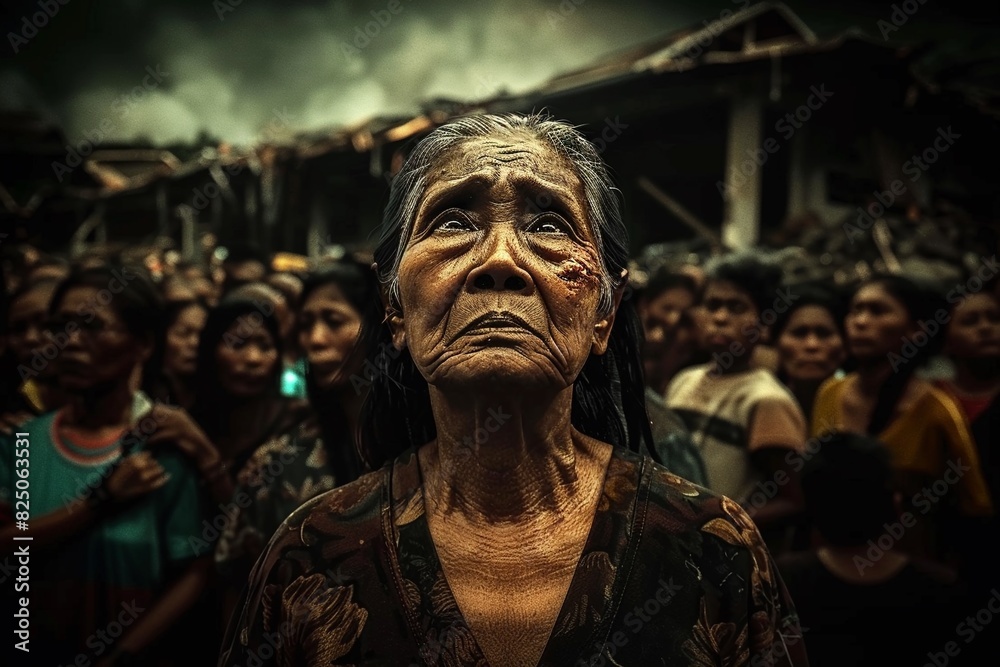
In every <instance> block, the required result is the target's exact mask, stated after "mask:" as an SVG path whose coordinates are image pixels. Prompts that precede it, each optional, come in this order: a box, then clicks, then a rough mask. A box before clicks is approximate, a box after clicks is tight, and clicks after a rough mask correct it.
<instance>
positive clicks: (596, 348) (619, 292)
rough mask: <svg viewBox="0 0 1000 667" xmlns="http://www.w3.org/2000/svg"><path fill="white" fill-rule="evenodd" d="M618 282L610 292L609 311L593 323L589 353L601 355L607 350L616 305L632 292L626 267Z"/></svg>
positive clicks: (616, 309) (616, 308)
mask: <svg viewBox="0 0 1000 667" xmlns="http://www.w3.org/2000/svg"><path fill="white" fill-rule="evenodd" d="M619 282H620V283H621V285H620V286H619V287H617V288H616V289H615V291H614V292H613V293H612V302H613V303H612V306H611V312H610V313H608V314H607V315H606V316H605V317H603V318H601V319H599V320H598V321H597V323H596V324H595V325H594V340H593V343H592V344H591V346H590V353H591V354H596V355H602V354H604V353H605V352H607V350H608V340H610V338H611V329H612V328H613V327H614V326H615V315H616V314H617V313H618V307H619V306H620V305H621V303H622V298H623V297H624V296H625V294H631V293H632V286H631V285H629V284H628V269H622V272H621V275H620V276H619Z"/></svg>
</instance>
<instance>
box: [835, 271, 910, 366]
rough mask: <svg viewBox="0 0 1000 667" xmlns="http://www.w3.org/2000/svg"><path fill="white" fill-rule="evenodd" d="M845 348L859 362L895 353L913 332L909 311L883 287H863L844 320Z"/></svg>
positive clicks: (875, 284)
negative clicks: (905, 338) (846, 346)
mask: <svg viewBox="0 0 1000 667" xmlns="http://www.w3.org/2000/svg"><path fill="white" fill-rule="evenodd" d="M844 329H845V330H846V333H847V345H848V348H850V351H851V354H852V355H854V356H855V357H856V358H858V359H859V360H876V359H878V358H885V357H887V356H888V355H889V353H891V352H896V351H898V350H899V349H900V346H902V344H903V340H902V339H903V338H904V337H907V336H909V335H910V334H912V333H913V332H914V330H915V329H916V324H915V323H914V322H913V320H912V318H911V317H910V313H909V311H908V310H907V309H906V306H905V305H903V303H902V302H901V301H899V299H896V298H895V297H894V296H892V295H891V294H890V293H889V292H888V291H887V290H886V289H885V287H883V286H882V285H880V284H878V283H873V284H871V285H865V286H864V287H862V288H861V289H859V290H858V291H857V293H856V294H855V295H854V298H853V299H851V309H850V311H849V312H848V313H847V318H846V319H845V320H844Z"/></svg>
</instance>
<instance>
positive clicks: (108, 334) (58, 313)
mask: <svg viewBox="0 0 1000 667" xmlns="http://www.w3.org/2000/svg"><path fill="white" fill-rule="evenodd" d="M102 291H105V292H106V290H98V289H97V288H94V287H82V286H81V287H73V288H71V289H69V290H67V291H66V294H65V295H64V296H63V298H62V301H61V302H60V303H58V304H54V305H55V310H54V312H53V314H52V318H51V319H50V320H49V322H48V324H47V325H46V329H47V331H46V336H47V338H48V339H49V341H51V345H52V346H56V347H58V348H59V349H60V352H59V353H58V356H56V357H55V359H54V360H53V362H52V363H53V364H54V368H55V369H56V371H57V372H58V378H59V384H60V385H61V386H62V387H63V388H64V389H65V390H66V391H69V392H77V393H79V392H86V391H88V390H90V389H93V388H95V387H98V386H108V385H113V384H115V383H118V382H127V381H128V380H129V378H130V377H131V375H132V372H133V371H134V370H135V367H136V366H137V365H139V364H141V363H143V362H144V361H145V360H146V359H148V358H149V355H150V353H151V352H152V344H151V342H150V341H148V340H139V339H138V338H137V337H136V336H134V335H133V334H132V333H131V332H130V331H129V330H128V329H127V328H126V326H125V323H124V322H123V321H122V319H121V317H120V316H119V315H118V313H117V312H116V311H115V309H114V308H112V307H111V304H110V303H109V304H107V305H102V304H101V303H100V296H101V295H100V292H102ZM47 345H48V343H47Z"/></svg>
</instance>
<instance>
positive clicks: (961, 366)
mask: <svg viewBox="0 0 1000 667" xmlns="http://www.w3.org/2000/svg"><path fill="white" fill-rule="evenodd" d="M998 371H1000V364H996V363H983V360H981V359H963V360H961V361H957V362H955V378H954V380H952V383H953V384H954V385H955V388H956V389H958V390H959V391H960V392H962V393H963V394H968V395H970V396H992V395H993V394H996V393H997V391H1000V372H998Z"/></svg>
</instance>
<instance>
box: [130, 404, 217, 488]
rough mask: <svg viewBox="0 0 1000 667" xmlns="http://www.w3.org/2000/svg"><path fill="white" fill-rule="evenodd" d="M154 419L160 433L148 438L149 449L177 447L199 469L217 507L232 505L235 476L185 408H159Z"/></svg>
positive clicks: (154, 408)
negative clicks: (224, 504)
mask: <svg viewBox="0 0 1000 667" xmlns="http://www.w3.org/2000/svg"><path fill="white" fill-rule="evenodd" d="M150 415H151V417H152V419H153V421H154V422H155V423H156V429H155V430H154V431H153V432H152V433H151V434H150V435H149V437H148V438H147V440H146V442H147V446H149V447H151V448H154V449H155V448H157V447H163V446H172V447H175V448H176V449H177V450H178V451H180V452H181V453H183V454H184V455H185V456H187V457H188V459H189V460H190V461H191V463H192V465H194V466H195V467H196V468H197V469H198V472H199V474H200V476H201V480H202V483H203V484H204V486H205V489H206V490H207V491H208V493H209V494H210V495H211V497H212V499H213V500H214V501H215V502H217V503H227V502H229V501H230V500H231V499H232V497H233V493H234V492H235V487H234V485H233V479H232V475H231V474H230V471H229V470H227V469H226V467H225V465H224V464H223V461H222V456H221V455H220V454H219V450H218V449H217V448H216V447H215V445H214V444H213V443H212V441H211V440H209V438H208V436H207V435H205V432H204V431H203V430H202V429H201V427H199V426H198V424H197V423H196V422H195V421H194V420H193V419H192V418H191V416H190V415H189V414H188V413H187V412H186V411H185V410H184V409H183V408H177V407H173V406H168V405H163V404H156V405H154V406H153V408H152V410H151V412H150Z"/></svg>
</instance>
